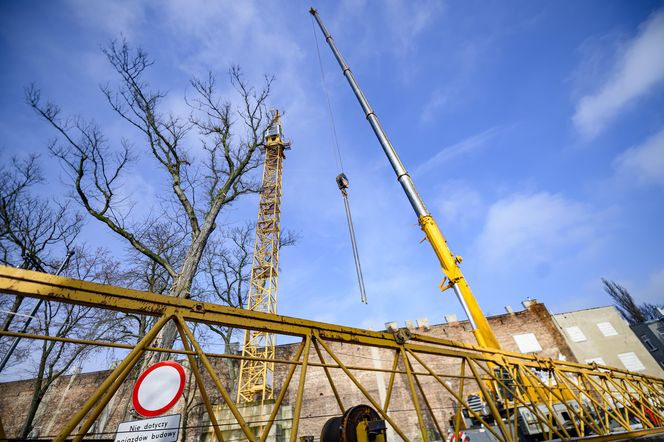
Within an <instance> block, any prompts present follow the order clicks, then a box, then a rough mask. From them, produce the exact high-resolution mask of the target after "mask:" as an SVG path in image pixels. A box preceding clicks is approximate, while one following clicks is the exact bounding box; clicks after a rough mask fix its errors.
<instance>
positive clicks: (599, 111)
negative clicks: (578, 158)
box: [573, 10, 664, 138]
mask: <svg viewBox="0 0 664 442" xmlns="http://www.w3.org/2000/svg"><path fill="white" fill-rule="evenodd" d="M662 42H664V11H662V10H661V11H658V12H657V13H655V14H653V15H652V16H651V17H650V18H649V19H648V20H646V21H645V22H644V23H642V24H641V26H640V30H639V34H638V35H637V36H636V37H635V38H634V39H633V40H632V41H631V42H630V43H629V44H628V45H627V46H626V49H625V50H624V53H623V54H622V55H621V56H620V57H619V59H618V61H617V62H616V65H615V66H614V68H613V72H612V74H611V75H610V76H609V77H608V80H607V81H606V82H605V83H604V84H603V85H602V86H601V88H600V89H599V91H597V92H596V93H594V94H588V95H585V96H583V97H582V98H581V99H580V100H579V102H578V103H577V105H576V111H575V113H574V116H573V121H574V125H575V126H576V128H577V130H578V131H579V132H581V133H582V134H583V135H584V136H586V137H588V138H592V137H594V136H596V135H598V134H599V133H600V132H601V131H602V130H603V129H604V128H605V127H606V125H607V124H609V122H610V121H611V120H612V119H614V118H615V117H616V116H617V115H618V114H619V113H620V112H621V111H623V110H625V108H626V107H627V106H628V105H629V104H630V103H632V102H633V101H634V100H636V99H638V98H640V97H642V96H643V95H645V94H647V93H648V92H650V91H651V90H652V89H653V88H654V87H655V86H657V85H658V84H660V83H661V82H662V80H664V57H662Z"/></svg>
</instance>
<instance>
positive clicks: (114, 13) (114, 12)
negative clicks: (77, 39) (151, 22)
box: [68, 0, 145, 38]
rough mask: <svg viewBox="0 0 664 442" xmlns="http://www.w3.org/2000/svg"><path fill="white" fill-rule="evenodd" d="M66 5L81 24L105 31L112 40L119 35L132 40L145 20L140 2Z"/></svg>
mask: <svg viewBox="0 0 664 442" xmlns="http://www.w3.org/2000/svg"><path fill="white" fill-rule="evenodd" d="M68 3H69V7H70V9H71V10H72V11H73V13H74V14H75V15H76V17H77V18H78V19H79V20H80V21H81V22H82V23H86V24H87V25H88V26H92V27H96V28H99V29H102V30H105V31H106V32H107V33H108V34H109V35H110V36H112V37H114V38H115V37H117V36H118V35H120V34H122V35H124V36H125V37H127V38H132V37H133V36H134V35H135V33H136V30H137V29H141V28H142V22H143V21H144V19H145V15H144V12H145V9H144V5H143V4H142V3H141V2H136V1H128V0H125V1H116V0H99V1H94V2H90V1H87V0H69V1H68Z"/></svg>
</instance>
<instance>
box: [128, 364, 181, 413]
mask: <svg viewBox="0 0 664 442" xmlns="http://www.w3.org/2000/svg"><path fill="white" fill-rule="evenodd" d="M185 379H186V377H185V373H184V368H182V365H180V364H178V363H177V362H174V361H163V362H157V363H156V364H154V365H151V366H150V367H149V368H148V369H147V370H145V371H144V372H143V374H141V376H140V377H139V378H138V381H136V385H135V386H134V391H133V393H132V395H131V401H132V404H133V405H134V409H135V410H136V411H137V412H138V413H139V414H140V415H141V416H145V417H155V416H159V415H160V414H164V413H165V412H167V411H168V410H170V409H171V407H172V406H173V405H175V403H176V402H177V401H178V399H180V396H182V391H183V390H184V384H185Z"/></svg>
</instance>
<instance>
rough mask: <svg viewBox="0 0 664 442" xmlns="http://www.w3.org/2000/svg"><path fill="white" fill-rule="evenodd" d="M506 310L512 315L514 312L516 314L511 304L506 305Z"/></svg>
mask: <svg viewBox="0 0 664 442" xmlns="http://www.w3.org/2000/svg"><path fill="white" fill-rule="evenodd" d="M505 311H506V312H507V313H509V314H510V315H513V314H514V309H513V308H512V306H511V305H506V306H505Z"/></svg>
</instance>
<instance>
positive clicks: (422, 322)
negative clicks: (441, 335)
mask: <svg viewBox="0 0 664 442" xmlns="http://www.w3.org/2000/svg"><path fill="white" fill-rule="evenodd" d="M417 328H419V329H420V330H429V328H430V327H429V318H419V319H418V320H417Z"/></svg>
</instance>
